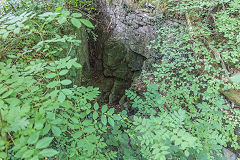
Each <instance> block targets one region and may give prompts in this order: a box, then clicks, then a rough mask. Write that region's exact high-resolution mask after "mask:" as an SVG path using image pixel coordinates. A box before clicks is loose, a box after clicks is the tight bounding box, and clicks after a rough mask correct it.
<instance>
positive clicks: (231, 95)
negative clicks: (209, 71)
mask: <svg viewBox="0 0 240 160" xmlns="http://www.w3.org/2000/svg"><path fill="white" fill-rule="evenodd" d="M220 91H221V93H222V94H224V95H225V96H226V97H227V99H228V100H229V101H231V102H232V103H234V104H236V105H240V91H239V90H235V89H229V90H226V91H223V90H220Z"/></svg>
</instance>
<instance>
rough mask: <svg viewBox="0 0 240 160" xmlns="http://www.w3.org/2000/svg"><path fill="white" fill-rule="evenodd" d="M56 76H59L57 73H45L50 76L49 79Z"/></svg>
mask: <svg viewBox="0 0 240 160" xmlns="http://www.w3.org/2000/svg"><path fill="white" fill-rule="evenodd" d="M56 76H57V74H56V73H47V74H46V75H45V77H46V78H48V79H51V78H55V77H56Z"/></svg>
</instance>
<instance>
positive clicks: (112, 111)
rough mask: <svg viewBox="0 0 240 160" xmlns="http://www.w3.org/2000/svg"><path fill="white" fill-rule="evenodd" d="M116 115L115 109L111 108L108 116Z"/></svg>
mask: <svg viewBox="0 0 240 160" xmlns="http://www.w3.org/2000/svg"><path fill="white" fill-rule="evenodd" d="M113 113H114V108H110V109H109V111H108V115H110V116H111V115H112V114H113Z"/></svg>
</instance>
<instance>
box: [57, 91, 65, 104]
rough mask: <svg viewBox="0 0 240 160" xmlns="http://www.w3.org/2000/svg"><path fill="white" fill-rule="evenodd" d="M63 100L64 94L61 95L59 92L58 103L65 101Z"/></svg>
mask: <svg viewBox="0 0 240 160" xmlns="http://www.w3.org/2000/svg"><path fill="white" fill-rule="evenodd" d="M65 99H66V96H65V94H63V93H62V92H60V93H59V95H58V101H59V102H63V101H65Z"/></svg>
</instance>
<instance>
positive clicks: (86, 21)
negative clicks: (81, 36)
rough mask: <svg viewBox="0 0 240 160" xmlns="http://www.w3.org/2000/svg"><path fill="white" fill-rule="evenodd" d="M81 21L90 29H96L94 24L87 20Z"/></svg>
mask: <svg viewBox="0 0 240 160" xmlns="http://www.w3.org/2000/svg"><path fill="white" fill-rule="evenodd" d="M80 21H81V22H82V23H83V24H84V25H85V26H87V27H88V28H94V26H93V24H92V23H91V22H90V21H89V20H87V19H80Z"/></svg>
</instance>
